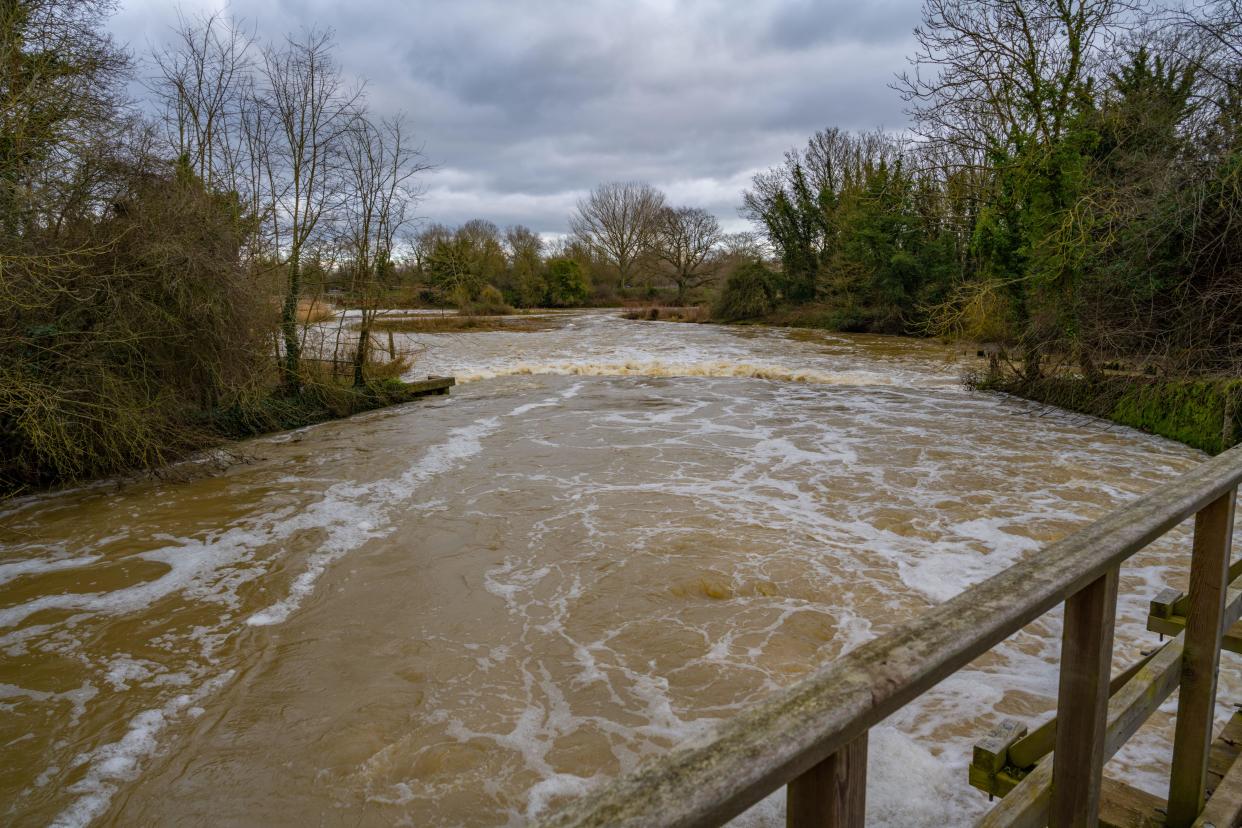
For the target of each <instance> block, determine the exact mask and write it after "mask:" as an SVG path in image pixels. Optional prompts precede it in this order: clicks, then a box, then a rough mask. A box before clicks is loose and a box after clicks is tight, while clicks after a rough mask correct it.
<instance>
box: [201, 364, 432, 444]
mask: <svg viewBox="0 0 1242 828" xmlns="http://www.w3.org/2000/svg"><path fill="white" fill-rule="evenodd" d="M424 394H425V392H422V391H419V390H418V386H417V385H416V384H410V383H405V382H402V381H401V380H397V379H385V380H380V381H376V382H372V383H369V384H367V385H365V386H363V387H361V388H354V387H352V386H348V385H333V384H316V385H308V386H305V387H304V388H303V389H302V390H301V391H299V392H298V393H296V394H288V393H281V392H276V393H272V394H268V395H265V396H262V397H259V398H256V399H254V400H248V401H239V402H236V403H234V404H233V405H230V406H228V407H225V408H217V409H215V410H213V411H209V412H206V413H205V414H204V415H203V417H202V426H203V429H204V431H205V432H207V433H209V434H211V435H215V436H216V437H217V438H218V439H221V440H240V439H243V438H245V437H254V436H256V435H259V434H267V433H270V432H274V431H287V430H289V429H293V428H302V427H303V426H308V425H314V424H315V423H323V422H327V421H328V420H338V419H341V418H343V417H349V416H352V415H354V414H361V413H362V412H364V411H374V410H375V409H377V408H384V407H386V406H390V405H400V404H401V403H406V402H410V401H411V400H414V399H417V398H419V397H421V396H424Z"/></svg>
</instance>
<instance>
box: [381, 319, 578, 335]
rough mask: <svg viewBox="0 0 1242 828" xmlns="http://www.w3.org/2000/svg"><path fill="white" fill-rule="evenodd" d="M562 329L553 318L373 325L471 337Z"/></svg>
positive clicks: (398, 330)
mask: <svg viewBox="0 0 1242 828" xmlns="http://www.w3.org/2000/svg"><path fill="white" fill-rule="evenodd" d="M558 327H560V323H559V321H558V320H557V319H556V318H554V317H551V316H504V317H499V316H460V315H446V316H413V317H406V318H403V319H377V320H376V321H375V323H374V325H373V328H374V330H377V331H391V332H392V333H468V332H479V331H507V332H510V333H532V332H534V331H550V330H552V329H554V328H558Z"/></svg>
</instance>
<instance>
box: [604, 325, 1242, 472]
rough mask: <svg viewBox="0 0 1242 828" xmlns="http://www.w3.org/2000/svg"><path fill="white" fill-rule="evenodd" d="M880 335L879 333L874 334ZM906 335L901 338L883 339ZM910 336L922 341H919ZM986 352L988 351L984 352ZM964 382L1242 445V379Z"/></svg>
mask: <svg viewBox="0 0 1242 828" xmlns="http://www.w3.org/2000/svg"><path fill="white" fill-rule="evenodd" d="M626 318H627V319H633V320H645V321H660V322H691V323H700V324H713V325H735V326H742V327H766V328H796V329H807V330H820V331H827V332H831V333H851V332H852V331H850V330H849V329H848V328H843V327H842V326H841V325H840V324H839V321H840V320H839V318H838V316H836V315H834V314H832V313H831V312H829V311H826V310H824V309H823V308H818V307H817V306H806V307H801V308H793V309H788V308H787V309H780V310H777V311H773V312H772V313H771V314H768V315H766V316H763V317H760V318H756V319H746V320H740V321H736V322H723V321H721V320H718V319H713V318H712V317H711V315H710V313H708V311H707V309H706V308H701V307H689V308H677V307H674V308H664V307H654V306H653V307H649V308H644V309H641V310H636V311H630V312H627V313H626ZM869 333H876V332H869ZM876 335H884V336H890V335H891V336H902V335H901V334H876ZM904 338H907V339H913V340H916V341H917V340H919V339H921V338H920V337H909V336H906V337H904ZM980 353H982V352H980ZM981 359H982V357H981ZM963 381H964V382H965V383H966V384H967V385H968V386H969V387H971V388H974V389H976V390H979V391H999V392H1002V393H1005V394H1009V395H1011V396H1014V397H1019V398H1022V399H1025V400H1030V401H1032V402H1037V403H1042V404H1044V405H1052V406H1056V407H1058V408H1064V409H1066V410H1069V411H1074V412H1077V413H1079V414H1089V415H1091V416H1093V417H1099V418H1101V419H1104V420H1109V421H1111V422H1114V423H1117V424H1118V425H1124V426H1129V427H1130V428H1136V429H1138V430H1140V431H1145V432H1147V433H1148V434H1155V435H1157V436H1160V437H1167V438H1169V439H1171V440H1176V441H1178V442H1179V443H1183V444H1185V445H1187V446H1190V447H1191V448H1196V449H1199V450H1201V451H1205V452H1207V453H1208V454H1213V455H1215V454H1219V453H1220V452H1222V451H1225V450H1226V449H1228V448H1230V447H1232V446H1235V445H1237V444H1238V443H1240V442H1242V379H1238V378H1232V377H1194V378H1187V377H1164V378H1157V377H1149V376H1132V375H1120V374H1105V375H1101V376H1098V377H1092V378H1088V377H1084V376H1081V375H1075V374H1061V375H1057V376H1044V377H1039V378H1037V379H1034V380H1031V379H1027V378H1024V377H1021V376H1016V375H996V374H991V375H989V374H987V373H986V372H976V371H974V370H972V369H968V370H967V371H966V374H965V377H964V379H963Z"/></svg>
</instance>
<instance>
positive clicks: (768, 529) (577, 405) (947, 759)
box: [0, 312, 1242, 826]
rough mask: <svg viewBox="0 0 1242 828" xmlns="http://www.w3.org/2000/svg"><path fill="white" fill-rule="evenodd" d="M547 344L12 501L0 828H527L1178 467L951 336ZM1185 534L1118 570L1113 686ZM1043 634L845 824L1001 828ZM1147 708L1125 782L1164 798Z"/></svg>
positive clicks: (760, 333)
mask: <svg viewBox="0 0 1242 828" xmlns="http://www.w3.org/2000/svg"><path fill="white" fill-rule="evenodd" d="M554 323H555V326H554V327H553V328H552V329H551V330H547V331H543V332H536V333H513V332H487V333H468V334H427V335H409V336H406V337H404V338H405V339H406V341H407V344H411V345H414V346H416V347H417V348H418V349H419V351H420V353H419V358H418V362H417V364H416V371H415V372H414V373H416V374H418V375H423V374H427V373H433V374H440V373H448V374H455V375H456V376H457V377H458V378H459V381H460V382H461V384H460V385H459V386H458V387H456V388H455V389H453V392H452V395H451V396H448V397H438V398H430V399H428V400H424V401H419V402H416V403H412V404H409V405H406V406H401V407H395V408H391V409H387V410H383V411H377V412H372V413H370V414H366V415H362V416H358V417H354V418H352V419H350V420H347V421H338V422H333V423H327V424H323V425H320V426H315V427H312V428H307V429H302V430H299V431H296V432H291V433H285V434H279V435H274V436H269V437H264V438H259V439H255V440H251V441H248V442H246V443H244V444H242V445H241V446H239V447H238V450H239V451H240V452H241V453H242V454H243V455H245V457H246V462H243V463H239V464H236V465H233V466H231V467H230V468H228V469H227V470H225V471H211V470H208V469H207V468H203V469H202V470H198V471H196V468H195V466H194V464H192V463H191V464H183V466H182V467H181V468H180V469H179V471H181V472H183V473H182V474H180V475H173V476H171V477H168V478H166V479H164V480H143V481H136V482H133V481H131V482H124V483H119V482H117V481H105V482H101V483H97V484H93V485H89V486H83V487H79V488H76V489H73V490H69V491H64V492H58V493H51V494H43V495H36V496H31V497H27V498H23V499H19V500H15V501H10V502H8V503H6V504H3V505H0V711H2V713H3V715H2V716H0V821H3V822H4V823H6V824H12V825H22V826H25V825H47V824H53V825H63V826H80V825H87V824H96V825H134V824H140V825H154V824H173V823H176V824H178V825H212V826H217V825H254V824H264V825H298V824H321V825H351V826H354V825H388V824H410V825H458V824H479V825H514V826H516V825H522V824H525V823H527V822H529V821H530V820H531V818H533V817H536V816H537V815H538V814H540V813H543V812H544V811H545V809H547V808H549V807H554V806H555V805H556V804H557V803H558V802H561V801H564V799H565V798H566V797H572V796H574V795H577V794H580V793H581V792H583V791H585V790H587V789H589V788H590V787H591V786H593V785H596V784H599V783H600V782H602V781H604V780H606V779H608V778H609V777H611V776H613V775H615V774H617V773H620V772H622V771H625V770H628V769H630V768H633V767H635V766H636V765H637V764H638V763H640V762H641V761H642V760H643V759H644V758H646V757H648V756H652V755H656V754H659V753H661V752H662V751H665V750H666V749H668V748H669V747H671V746H674V745H678V744H681V743H684V742H686V741H688V740H693V739H702V738H705V737H706V736H708V735H710V733H711V731H712V729H713V727H714V726H715V724H716V723H717V722H720V721H722V720H723V719H725V718H727V717H729V716H730V715H732V714H733V713H735V712H736V711H738V710H740V709H742V708H744V707H745V706H746V705H748V704H750V703H753V702H754V701H756V700H758V699H760V698H762V697H763V696H764V695H765V694H767V693H770V692H772V691H773V690H774V689H776V688H778V687H781V686H783V685H785V684H788V683H790V682H793V681H796V680H797V679H798V678H799V676H801V675H802V674H804V673H805V672H807V671H808V670H810V669H812V668H813V667H814V666H815V665H817V664H819V663H822V662H823V661H825V660H827V659H831V658H833V657H834V656H836V655H838V654H840V653H841V652H843V651H845V650H848V649H850V648H852V647H854V646H856V645H857V644H859V643H860V642H862V641H865V640H867V639H869V638H871V637H873V636H875V635H878V634H882V633H883V632H884V631H885V630H886V629H888V628H889V627H890V626H891V625H892V624H893V623H894V622H896V621H897V620H900V619H903V618H907V617H909V616H911V615H912V614H916V613H923V612H926V611H928V610H930V609H932V608H934V607H935V606H936V605H937V604H938V603H939V602H941V601H943V600H945V599H946V598H948V597H950V596H952V595H954V594H956V593H957V592H959V591H960V590H962V589H963V588H964V587H966V586H968V585H970V584H972V583H975V582H978V581H979V580H981V579H983V578H984V577H986V576H987V575H989V574H991V573H993V572H996V571H997V570H999V569H1001V568H1003V567H1005V566H1007V565H1009V564H1011V563H1013V562H1015V561H1017V560H1019V559H1021V558H1023V557H1024V556H1027V555H1032V554H1038V550H1039V549H1040V547H1041V545H1043V544H1044V543H1046V542H1048V541H1050V540H1053V539H1056V538H1058V537H1061V536H1063V535H1065V534H1066V533H1068V532H1070V531H1072V530H1073V529H1074V528H1075V527H1078V526H1081V525H1083V524H1084V523H1086V522H1088V521H1089V520H1091V519H1093V518H1095V517H1098V516H1099V515H1101V514H1103V513H1104V512H1106V511H1107V510H1108V509H1110V508H1111V507H1113V506H1115V505H1117V504H1119V503H1122V502H1124V501H1125V500H1127V499H1129V498H1132V497H1134V496H1135V495H1137V494H1139V493H1142V492H1144V491H1147V490H1149V489H1151V488H1152V487H1154V486H1157V485H1159V484H1160V483H1162V482H1164V481H1167V480H1169V479H1171V478H1173V477H1175V476H1176V475H1177V474H1179V473H1180V472H1183V471H1185V470H1187V469H1189V468H1191V467H1192V466H1194V465H1195V464H1196V463H1197V462H1199V461H1200V460H1201V459H1202V457H1201V455H1199V454H1198V453H1197V452H1194V451H1192V450H1190V449H1187V448H1185V447H1183V446H1180V445H1178V444H1175V443H1172V442H1169V441H1166V440H1162V439H1159V438H1156V437H1151V436H1148V435H1144V434H1140V433H1137V432H1134V431H1131V430H1128V429H1124V428H1119V427H1115V426H1110V425H1108V424H1105V423H1101V422H1098V421H1095V420H1090V419H1088V418H1083V417H1080V416H1075V415H1069V414H1065V413H1061V412H1056V411H1049V410H1045V409H1042V408H1040V407H1037V406H1032V405H1029V404H1026V403H1023V402H1021V401H1018V400H1014V399H1011V398H1007V397H1003V396H999V395H993V394H985V393H976V392H971V391H968V390H966V389H964V388H963V387H962V385H961V383H960V376H961V374H962V372H963V370H964V369H966V368H969V367H972V366H973V365H974V358H973V356H970V357H962V356H960V355H958V354H955V353H954V352H953V351H952V350H950V349H947V348H945V347H944V346H941V345H937V344H935V343H930V342H914V341H906V340H897V339H889V338H883V337H867V336H837V335H820V334H807V333H799V332H790V331H782V330H767V329H730V328H722V327H716V326H702V325H679V324H673V323H660V322H634V321H626V320H623V319H620V318H618V317H617V316H615V315H612V314H609V313H604V312H581V313H565V314H558V315H556V316H555V317H554ZM205 465H206V464H204V466H205ZM1187 539H1188V535H1187V532H1186V528H1185V527H1183V528H1182V529H1180V530H1179V531H1178V532H1176V533H1174V534H1173V535H1172V536H1171V537H1170V538H1167V539H1165V540H1164V541H1162V542H1160V543H1158V544H1156V545H1154V546H1153V547H1151V548H1150V549H1148V550H1146V551H1145V552H1143V553H1141V554H1140V555H1139V556H1137V557H1136V558H1135V559H1133V561H1132V562H1131V564H1130V565H1128V566H1127V567H1126V568H1125V569H1124V570H1123V577H1122V593H1123V597H1122V599H1121V605H1120V607H1119V624H1118V630H1117V645H1116V664H1118V665H1121V664H1123V663H1127V662H1128V661H1130V660H1132V659H1134V658H1136V657H1137V656H1138V654H1139V651H1140V650H1141V649H1142V648H1144V647H1149V646H1151V644H1152V643H1153V642H1154V641H1155V636H1154V635H1152V634H1150V633H1147V632H1145V631H1144V629H1143V621H1144V617H1145V612H1146V602H1147V600H1148V598H1149V597H1150V596H1151V595H1152V594H1154V593H1155V592H1156V591H1158V590H1159V589H1161V588H1162V587H1164V586H1178V587H1182V586H1184V581H1185V565H1186V557H1187V554H1188V540H1187ZM1059 633H1060V618H1059V614H1057V613H1053V614H1051V615H1049V616H1047V617H1046V618H1044V619H1042V620H1041V621H1039V622H1037V623H1035V624H1032V625H1031V626H1030V627H1028V628H1027V629H1026V630H1024V631H1023V632H1022V633H1020V634H1019V635H1017V636H1014V637H1013V638H1012V639H1010V640H1009V641H1007V642H1006V643H1005V644H1004V645H1002V646H1001V647H999V648H998V649H997V650H995V651H994V652H993V653H991V654H989V655H988V656H987V657H985V658H982V659H980V660H979V661H977V662H976V663H974V664H973V665H971V667H970V668H968V669H967V670H964V671H962V672H961V673H959V674H957V675H956V676H954V677H952V678H950V679H949V680H947V681H945V682H944V683H942V684H941V685H940V686H939V687H937V688H936V689H935V690H933V691H932V692H930V693H928V694H927V695H926V696H924V697H923V698H922V699H921V700H920V701H919V702H918V703H916V704H914V705H912V706H910V707H909V708H907V709H906V710H904V711H903V712H901V713H900V714H899V715H897V716H895V717H893V719H891V720H889V721H887V722H885V723H884V724H883V725H881V726H880V727H878V728H877V729H876V730H875V731H873V735H872V741H871V758H870V762H871V773H870V777H869V779H870V789H869V794H868V808H869V814H868V816H869V824H875V825H881V826H910V825H932V824H936V825H945V824H959V823H961V822H963V821H966V820H968V819H969V818H970V817H971V816H973V815H975V814H978V813H981V812H982V810H983V809H985V808H986V807H987V797H986V796H984V795H982V794H980V793H979V792H977V791H975V790H973V789H971V788H970V787H969V786H968V785H967V783H966V764H967V762H968V761H969V752H970V745H971V744H972V743H973V742H974V741H975V740H976V739H977V738H978V737H980V736H981V735H982V734H983V733H985V732H986V731H987V729H989V728H990V727H991V726H992V725H993V724H994V723H995V722H996V721H998V720H999V719H1000V718H1004V717H1018V718H1022V719H1024V720H1027V721H1029V722H1031V723H1032V724H1033V723H1034V722H1035V721H1036V720H1037V719H1038V718H1039V717H1040V716H1041V715H1043V714H1044V713H1046V712H1047V711H1048V710H1050V709H1051V707H1052V706H1053V704H1054V699H1055V695H1056V683H1057V674H1056V668H1055V664H1056V657H1057V652H1058V649H1059ZM1221 687H1222V693H1221V696H1222V705H1221V711H1220V712H1221V715H1222V716H1223V714H1224V712H1225V709H1226V705H1225V704H1224V702H1226V701H1229V700H1230V699H1231V698H1237V691H1238V689H1239V688H1242V674H1240V673H1239V671H1238V669H1237V664H1236V663H1235V660H1234V659H1233V658H1232V657H1228V656H1227V657H1226V658H1225V659H1223V667H1222V673H1221ZM1163 710H1164V712H1163V713H1162V714H1158V715H1157V717H1156V718H1155V719H1154V720H1153V722H1151V723H1149V725H1148V726H1147V727H1146V728H1145V729H1144V730H1143V731H1141V733H1140V735H1139V737H1137V738H1136V740H1135V741H1133V742H1131V744H1130V745H1129V746H1127V748H1126V749H1125V750H1123V752H1122V753H1121V754H1119V755H1118V757H1116V758H1115V759H1114V760H1113V762H1112V763H1111V765H1110V772H1112V773H1117V774H1120V775H1122V776H1124V777H1125V778H1127V779H1129V780H1131V781H1132V782H1135V783H1136V784H1139V785H1140V786H1142V787H1145V788H1148V789H1150V790H1152V791H1153V792H1155V793H1159V794H1163V793H1164V790H1163V785H1164V784H1165V783H1164V776H1163V774H1165V773H1167V761H1168V753H1169V747H1168V742H1167V741H1166V740H1167V739H1168V733H1169V713H1170V711H1172V710H1173V705H1172V702H1170V703H1169V704H1166V705H1165V707H1164V709H1163ZM782 819H783V803H782V795H781V794H777V795H774V796H773V797H770V798H769V799H768V800H767V801H765V802H764V803H762V804H761V805H759V806H758V807H756V808H755V809H753V810H752V811H751V812H750V813H748V814H746V815H744V816H743V817H741V818H739V820H738V822H739V824H744V825H780V824H783V822H782Z"/></svg>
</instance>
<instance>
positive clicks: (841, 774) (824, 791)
mask: <svg viewBox="0 0 1242 828" xmlns="http://www.w3.org/2000/svg"><path fill="white" fill-rule="evenodd" d="M866 815H867V734H866V733H864V734H863V735H861V736H859V737H858V738H857V739H855V740H854V741H852V742H850V743H849V744H848V745H846V746H845V747H843V748H841V749H840V750H838V751H837V752H836V753H834V754H832V755H831V756H829V757H828V758H827V759H825V760H824V761H822V762H820V763H819V764H818V765H816V766H815V767H813V768H811V769H810V770H809V771H807V772H806V773H804V774H802V775H801V776H799V777H797V778H796V779H794V780H793V781H792V782H790V783H789V792H788V796H787V797H786V808H785V825H786V828H863V826H864V825H865V824H866Z"/></svg>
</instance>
